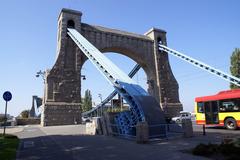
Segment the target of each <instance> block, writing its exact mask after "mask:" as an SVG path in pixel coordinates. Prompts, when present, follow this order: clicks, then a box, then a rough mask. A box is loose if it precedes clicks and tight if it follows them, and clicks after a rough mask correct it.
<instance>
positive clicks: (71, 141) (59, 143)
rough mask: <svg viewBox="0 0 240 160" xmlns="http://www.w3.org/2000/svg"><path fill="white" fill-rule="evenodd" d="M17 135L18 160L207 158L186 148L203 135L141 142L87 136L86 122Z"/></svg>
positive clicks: (31, 128)
mask: <svg viewBox="0 0 240 160" xmlns="http://www.w3.org/2000/svg"><path fill="white" fill-rule="evenodd" d="M16 134H17V135H18V137H19V138H20V139H21V144H20V146H19V150H18V154H17V160H32V159H33V160H34V159H42V160H45V159H47V160H51V159H61V160H95V159H97V160H110V159H111V160H113V159H114V160H123V159H132V160H134V159H136V160H146V159H147V160H158V159H161V160H162V159H169V160H178V159H179V160H180V159H181V160H183V159H184V160H188V159H189V160H190V159H191V160H192V159H197V160H198V159H199V160H202V159H203V160H204V159H206V158H204V157H197V156H193V155H191V154H189V153H186V150H188V149H190V148H192V147H193V146H194V145H195V144H198V141H199V140H200V139H201V138H199V137H194V138H177V139H172V140H162V141H155V142H151V143H149V144H137V143H136V142H134V141H129V140H125V139H119V138H115V137H106V136H89V135H84V126H83V125H75V126H55V127H44V128H43V127H40V126H28V127H24V128H23V131H22V132H18V133H16ZM202 138H204V137H203V136H202ZM205 139H206V138H205ZM211 140H214V139H212V138H211Z"/></svg>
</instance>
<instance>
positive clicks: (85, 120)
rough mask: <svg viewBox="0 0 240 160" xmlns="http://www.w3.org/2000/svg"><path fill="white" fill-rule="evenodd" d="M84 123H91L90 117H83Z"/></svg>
mask: <svg viewBox="0 0 240 160" xmlns="http://www.w3.org/2000/svg"><path fill="white" fill-rule="evenodd" d="M82 122H83V123H86V122H91V119H90V117H86V116H84V117H82Z"/></svg>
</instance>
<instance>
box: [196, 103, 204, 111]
mask: <svg viewBox="0 0 240 160" xmlns="http://www.w3.org/2000/svg"><path fill="white" fill-rule="evenodd" d="M203 104H204V103H203V102H198V103H197V111H198V113H204V109H203Z"/></svg>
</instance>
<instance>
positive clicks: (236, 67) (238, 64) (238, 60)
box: [230, 48, 240, 89]
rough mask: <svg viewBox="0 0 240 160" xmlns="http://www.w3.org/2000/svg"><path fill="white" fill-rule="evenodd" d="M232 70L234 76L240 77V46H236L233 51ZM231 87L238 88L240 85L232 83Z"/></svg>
mask: <svg viewBox="0 0 240 160" xmlns="http://www.w3.org/2000/svg"><path fill="white" fill-rule="evenodd" d="M230 71H231V74H232V75H233V76H235V77H238V78H240V48H235V50H234V51H233V53H232V56H231V66H230ZM230 88H231V89H236V88H240V87H239V86H236V85H234V84H232V83H231V84H230Z"/></svg>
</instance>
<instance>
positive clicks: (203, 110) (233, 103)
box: [195, 89, 240, 129]
mask: <svg viewBox="0 0 240 160" xmlns="http://www.w3.org/2000/svg"><path fill="white" fill-rule="evenodd" d="M195 113H196V123H197V124H201V125H203V124H206V125H216V126H225V127H226V128H227V129H236V128H237V127H240V89H234V90H227V91H222V92H219V93H218V94H216V95H212V96H204V97H197V98H195Z"/></svg>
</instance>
